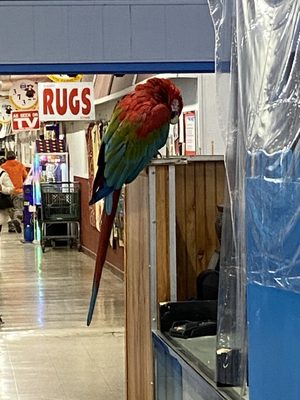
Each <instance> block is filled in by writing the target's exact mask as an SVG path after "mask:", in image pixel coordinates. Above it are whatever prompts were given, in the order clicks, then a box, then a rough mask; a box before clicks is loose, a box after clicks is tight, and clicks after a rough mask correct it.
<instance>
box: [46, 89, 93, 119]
mask: <svg viewBox="0 0 300 400" xmlns="http://www.w3.org/2000/svg"><path fill="white" fill-rule="evenodd" d="M38 96H39V114H40V120H41V121H76V120H94V119H95V106H94V86H93V83H92V82H76V83H75V82H73V83H69V82H68V83H51V82H50V83H49V82H41V83H39V84H38Z"/></svg>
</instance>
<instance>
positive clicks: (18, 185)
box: [1, 151, 27, 233]
mask: <svg viewBox="0 0 300 400" xmlns="http://www.w3.org/2000/svg"><path fill="white" fill-rule="evenodd" d="M1 168H3V169H4V170H5V171H6V172H7V173H8V175H9V177H10V180H11V181H12V183H13V185H14V187H15V190H14V192H13V193H12V196H11V197H12V201H13V205H14V207H13V208H11V209H10V210H9V216H10V218H11V221H9V223H8V231H9V232H14V231H15V230H16V231H17V232H18V233H21V232H22V228H21V224H20V221H19V220H18V219H17V217H18V216H19V215H20V218H21V219H22V215H23V183H24V181H25V179H26V177H27V171H26V168H25V165H23V164H22V163H21V162H20V161H18V160H16V155H15V153H14V152H13V151H8V152H7V154H6V161H5V163H4V164H2V165H1Z"/></svg>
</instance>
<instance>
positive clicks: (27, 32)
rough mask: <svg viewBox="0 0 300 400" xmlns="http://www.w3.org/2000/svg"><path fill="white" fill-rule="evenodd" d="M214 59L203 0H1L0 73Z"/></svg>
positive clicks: (210, 27) (212, 44)
mask: <svg viewBox="0 0 300 400" xmlns="http://www.w3.org/2000/svg"><path fill="white" fill-rule="evenodd" d="M213 60H214V29H213V24H212V21H211V17H210V14H209V9H208V5H207V0H164V1H163V0H151V1H150V0H143V1H142V0H139V1H137V0H131V1H130V0H127V1H126V0H109V1H108V0H106V1H103V0H102V1H101V0H94V1H91V0H81V1H78V0H72V1H71V0H69V1H63V0H60V1H58V0H56V1H54V0H52V1H51V0H48V1H45V0H36V1H34V0H27V1H17V0H15V1H5V0H4V1H3V0H2V1H1V2H0V72H3V73H5V72H6V70H7V72H11V69H10V66H11V65H16V66H18V65H20V66H22V68H21V67H19V69H20V72H34V68H32V67H31V65H34V64H44V68H45V71H41V72H47V68H48V67H47V65H52V66H55V64H57V63H58V64H61V65H72V64H74V63H77V64H89V65H90V66H91V69H92V70H91V72H94V71H93V68H96V66H97V65H98V66H99V64H102V65H103V68H104V72H105V71H106V69H107V71H108V72H109V71H111V69H110V68H113V67H112V66H113V65H115V63H134V64H137V63H149V64H153V65H154V67H155V65H156V64H157V63H160V62H164V63H169V64H170V65H171V66H172V65H173V64H174V63H175V64H176V63H178V62H179V63H180V62H182V63H183V64H182V65H184V64H186V63H189V64H190V68H192V70H193V69H194V67H191V66H192V65H193V64H192V63H193V62H194V63H195V65H197V63H199V62H206V63H207V62H208V64H207V68H210V67H208V66H209V65H210V64H211V63H212V62H213ZM24 65H27V70H25V69H26V68H25V67H24ZM28 66H29V67H28ZM120 67H121V70H122V64H120ZM24 68H25V69H24ZM56 68H57V69H58V70H59V67H57V66H56ZM174 68H175V67H174ZM204 68H205V67H204ZM48 69H49V68H48ZM63 69H64V71H61V72H68V71H66V70H65V69H66V68H65V67H64V68H63ZM67 69H68V68H67ZM146 69H147V68H146ZM171 69H172V68H171ZM177 69H178V68H177ZM182 69H183V70H185V68H181V70H182ZM210 69H211V68H210ZM69 70H70V71H72V66H70V67H69ZM173 70H174V69H173ZM15 71H16V72H17V71H18V67H17V70H15ZM50 71H52V72H58V71H54V70H53V68H51V69H50ZM77 71H78V68H77ZM151 71H154V72H155V68H154V70H153V69H152V70H151ZM78 72H79V71H78ZM125 72H128V71H125ZM133 72H134V71H133Z"/></svg>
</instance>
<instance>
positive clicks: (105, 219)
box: [87, 190, 121, 326]
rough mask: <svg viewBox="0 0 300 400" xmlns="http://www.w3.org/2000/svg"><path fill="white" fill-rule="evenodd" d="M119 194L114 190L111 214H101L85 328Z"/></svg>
mask: <svg viewBox="0 0 300 400" xmlns="http://www.w3.org/2000/svg"><path fill="white" fill-rule="evenodd" d="M120 192H121V190H115V191H114V192H113V202H112V209H111V213H110V214H109V215H108V214H107V213H106V211H105V209H104V210H103V212H102V217H101V226H100V236H99V244H98V250H97V257H96V263H95V272H94V280H93V288H92V295H91V300H90V307H89V312H88V317H87V326H89V325H90V323H91V322H92V318H93V312H94V308H95V304H96V299H97V294H98V290H99V285H100V279H101V275H102V270H103V265H104V263H105V259H106V253H107V248H108V244H109V238H110V232H111V229H112V226H113V222H114V219H115V215H116V211H117V207H118V202H119V197H120Z"/></svg>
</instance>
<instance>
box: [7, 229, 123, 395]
mask: <svg viewBox="0 0 300 400" xmlns="http://www.w3.org/2000/svg"><path fill="white" fill-rule="evenodd" d="M20 239H22V235H18V234H9V233H6V232H3V233H2V236H1V237H0V254H1V257H0V314H1V315H2V318H3V321H4V322H5V323H4V325H2V326H1V327H0V382H1V384H0V399H1V400H97V399H105V398H106V399H109V400H117V399H118V400H122V399H123V398H124V381H125V379H124V317H123V316H124V294H123V282H122V281H121V280H120V279H118V278H117V277H115V276H114V275H113V274H112V273H111V272H110V271H107V270H106V271H104V273H103V280H102V285H101V289H100V292H101V293H100V296H99V298H98V303H97V305H96V309H95V313H94V319H93V322H92V325H91V326H90V327H86V322H85V321H86V313H87V309H88V303H89V295H90V289H91V282H92V275H93V266H94V261H93V260H92V259H90V258H89V257H87V256H85V255H84V254H83V253H79V252H77V250H69V249H62V248H60V249H48V248H47V249H46V252H45V254H43V253H42V251H41V248H40V247H39V246H38V245H33V244H22V243H21V242H20Z"/></svg>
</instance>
